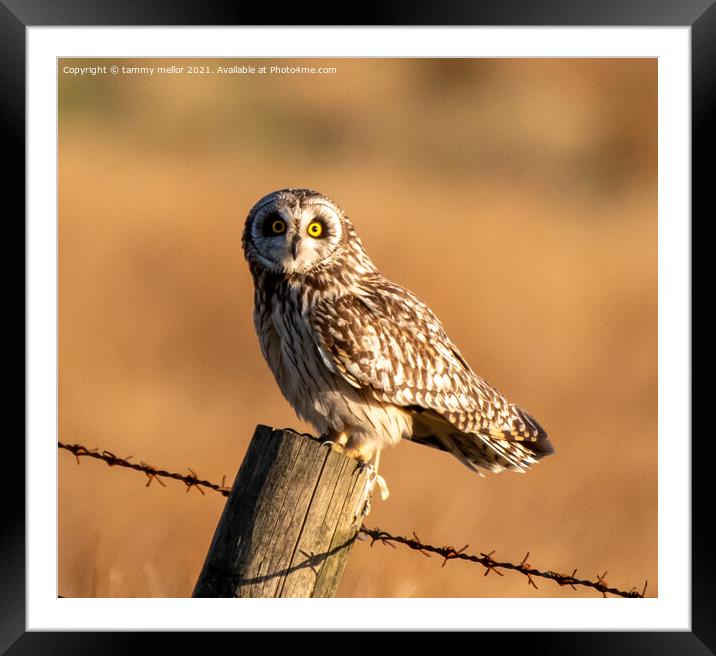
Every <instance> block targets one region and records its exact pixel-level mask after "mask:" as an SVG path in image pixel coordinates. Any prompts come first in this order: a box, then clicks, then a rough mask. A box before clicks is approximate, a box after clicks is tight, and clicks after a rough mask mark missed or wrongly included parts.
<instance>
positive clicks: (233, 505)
mask: <svg viewBox="0 0 716 656" xmlns="http://www.w3.org/2000/svg"><path fill="white" fill-rule="evenodd" d="M367 495H368V476H367V472H366V471H365V470H362V469H360V468H359V467H358V466H357V463H356V461H355V460H353V459H352V458H348V457H346V456H344V455H342V454H340V453H336V452H335V451H332V450H331V449H329V448H327V447H325V446H321V444H320V442H318V440H316V439H314V438H311V437H310V436H307V435H298V434H296V433H294V432H292V431H289V430H274V429H272V428H269V427H268V426H257V428H256V431H255V433H254V436H253V439H252V440H251V444H250V445H249V448H248V451H247V453H246V456H245V458H244V461H243V463H242V465H241V468H240V469H239V473H238V474H237V476H236V480H235V482H234V486H233V488H232V490H231V494H230V495H229V498H228V500H227V502H226V506H225V507H224V512H223V514H222V516H221V519H220V520H219V524H218V526H217V528H216V532H215V534H214V538H213V540H212V542H211V546H210V548H209V553H208V555H207V558H206V561H205V563H204V567H203V569H202V571H201V574H200V576H199V580H198V582H197V584H196V587H195V589H194V594H193V596H194V597H332V596H333V595H334V594H335V591H336V588H337V587H338V582H339V581H340V577H341V575H342V573H343V570H344V569H345V566H346V563H347V562H348V555H349V553H350V549H351V546H352V544H353V541H354V540H355V538H356V534H357V531H358V529H359V528H360V525H361V520H362V515H363V510H364V508H365V504H366V501H367Z"/></svg>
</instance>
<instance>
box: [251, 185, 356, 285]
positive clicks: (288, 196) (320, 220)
mask: <svg viewBox="0 0 716 656" xmlns="http://www.w3.org/2000/svg"><path fill="white" fill-rule="evenodd" d="M348 232H352V228H351V226H350V223H349V222H348V219H347V218H346V217H345V215H344V213H343V210H341V208H340V207H338V206H337V205H336V204H335V203H333V202H332V201H331V200H329V199H328V198H326V197H325V196H322V195H321V194H319V193H318V192H316V191H310V190H309V189H282V190H280V191H274V192H273V193H270V194H268V195H267V196H264V197H263V198H262V199H261V200H259V201H258V202H257V203H256V205H254V206H253V208H252V209H251V211H250V212H249V215H248V217H247V218H246V225H245V226H244V235H243V239H242V242H243V246H244V254H245V256H246V259H247V260H249V262H251V263H253V264H255V265H257V266H259V267H261V268H263V269H266V270H268V271H270V272H272V273H279V274H287V275H290V274H306V273H310V272H312V271H314V270H316V269H318V268H324V267H326V266H327V265H329V264H331V263H332V262H333V261H335V260H336V259H337V258H338V257H339V256H340V255H341V254H342V253H343V251H344V249H345V247H346V242H347V241H348V239H347V237H348V236H349V235H348V234H347V233H348Z"/></svg>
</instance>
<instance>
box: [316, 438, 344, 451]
mask: <svg viewBox="0 0 716 656" xmlns="http://www.w3.org/2000/svg"><path fill="white" fill-rule="evenodd" d="M321 446H327V447H328V448H329V449H330V450H331V451H336V452H337V453H343V445H342V444H339V443H338V442H334V441H332V440H323V441H322V442H321Z"/></svg>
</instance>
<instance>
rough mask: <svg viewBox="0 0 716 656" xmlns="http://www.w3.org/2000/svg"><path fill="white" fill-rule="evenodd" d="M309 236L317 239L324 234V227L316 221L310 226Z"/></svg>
mask: <svg viewBox="0 0 716 656" xmlns="http://www.w3.org/2000/svg"><path fill="white" fill-rule="evenodd" d="M308 234H309V235H311V237H315V238H316V239H317V238H318V237H320V236H321V235H322V234H323V226H322V225H321V223H319V222H318V221H314V222H313V223H310V224H309V225H308Z"/></svg>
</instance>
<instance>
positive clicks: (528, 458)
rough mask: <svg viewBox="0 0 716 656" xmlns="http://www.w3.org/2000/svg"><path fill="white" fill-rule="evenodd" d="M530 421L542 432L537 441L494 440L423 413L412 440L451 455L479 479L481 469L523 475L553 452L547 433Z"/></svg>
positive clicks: (488, 436) (532, 421) (418, 417)
mask: <svg viewBox="0 0 716 656" xmlns="http://www.w3.org/2000/svg"><path fill="white" fill-rule="evenodd" d="M525 414H526V413H525ZM528 417H529V416H528V415H527V416H526V418H528ZM529 421H530V423H532V424H533V425H534V426H535V428H538V430H539V431H540V435H539V436H538V438H537V440H535V441H530V442H528V441H512V440H507V439H495V437H493V436H490V435H482V434H474V433H463V432H461V431H459V430H457V429H456V428H455V426H453V425H452V424H450V423H449V422H447V421H446V420H445V419H443V418H442V417H440V416H439V415H436V414H433V413H431V412H421V413H420V415H419V416H414V422H413V427H414V430H413V435H412V437H411V438H410V439H411V441H413V442H417V443H418V444H424V445H425V446H430V447H432V448H434V449H440V450H442V451H447V452H449V453H451V454H452V455H454V456H455V457H456V458H457V459H458V460H459V461H460V462H461V463H462V464H463V465H465V466H466V467H467V468H468V469H470V470H471V471H473V472H475V473H477V474H479V475H480V476H483V473H482V471H480V470H481V469H489V470H490V471H493V472H495V473H496V472H500V471H502V470H503V469H510V470H512V471H517V472H524V471H526V470H527V469H529V467H530V465H533V464H535V463H536V462H537V460H539V459H540V458H542V457H544V456H546V455H549V454H550V453H553V451H554V449H553V448H552V445H551V443H550V441H549V439H548V438H547V434H546V433H545V431H544V429H542V428H541V427H540V426H539V424H537V422H536V421H534V420H533V419H532V418H529Z"/></svg>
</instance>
